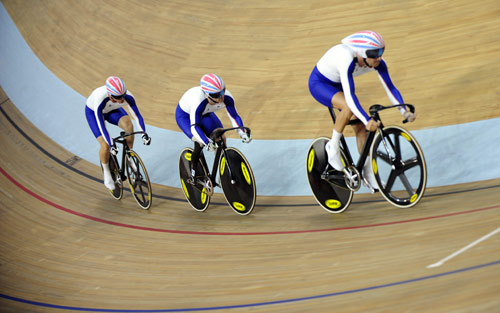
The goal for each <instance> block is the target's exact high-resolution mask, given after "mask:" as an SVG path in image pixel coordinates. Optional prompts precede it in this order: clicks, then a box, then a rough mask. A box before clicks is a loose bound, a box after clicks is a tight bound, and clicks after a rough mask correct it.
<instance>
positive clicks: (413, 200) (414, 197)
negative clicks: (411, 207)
mask: <svg viewBox="0 0 500 313" xmlns="http://www.w3.org/2000/svg"><path fill="white" fill-rule="evenodd" d="M417 198H418V194H416V193H415V194H413V196H411V198H410V203H413V202H415V200H417Z"/></svg>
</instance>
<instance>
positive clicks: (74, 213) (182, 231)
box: [0, 167, 500, 236]
mask: <svg viewBox="0 0 500 313" xmlns="http://www.w3.org/2000/svg"><path fill="white" fill-rule="evenodd" d="M0 172H1V173H2V175H3V176H5V177H6V178H7V179H8V180H10V181H11V182H12V183H13V184H14V185H16V186H17V187H19V189H21V190H23V191H24V192H26V193H27V194H29V195H30V196H32V197H34V198H36V199H38V200H39V201H41V202H43V203H45V204H48V205H50V206H52V207H54V208H56V209H58V210H61V211H64V212H67V213H70V214H73V215H76V216H80V217H83V218H86V219H89V220H93V221H96V222H99V223H104V224H109V225H114V226H119V227H127V228H131V229H138V230H145V231H154V232H163V233H173V234H187V235H218V236H220V235H226V236H228V235H229V236H245V235H246V236H248V235H286V234H300V233H317V232H327V231H338V230H348V229H359V228H371V227H380V226H390V225H397V224H406V223H413V222H421V221H427V220H432V219H438V218H444V217H450V216H456V215H463V214H470V213H477V212H481V211H487V210H492V209H497V208H500V205H495V206H490V207H485V208H478V209H473V210H467V211H461V212H454V213H448V214H442V215H435V216H427V217H421V218H414V219H409V220H402V221H393V222H387V223H378V224H368V225H358V226H346V227H337V228H324V229H309V230H290V231H278V232H247V233H244V232H197V231H186V230H173V229H161V228H152V227H144V226H137V225H130V224H124V223H118V222H113V221H109V220H105V219H102V218H98V217H94V216H90V215H87V214H84V213H80V212H76V211H73V210H71V209H68V208H65V207H63V206H61V205H59V204H57V203H54V202H52V201H50V200H47V199H45V198H43V197H42V196H40V195H38V194H36V193H35V192H33V191H31V190H29V189H28V188H26V187H25V186H23V185H22V184H21V183H19V182H18V181H17V180H15V179H14V178H13V177H12V176H10V175H9V174H8V173H7V172H6V171H5V170H4V169H3V168H2V167H0Z"/></svg>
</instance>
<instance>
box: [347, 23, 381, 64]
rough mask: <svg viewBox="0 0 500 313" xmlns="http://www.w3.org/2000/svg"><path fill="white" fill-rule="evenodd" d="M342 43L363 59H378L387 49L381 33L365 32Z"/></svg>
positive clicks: (349, 37) (354, 35) (353, 35)
mask: <svg viewBox="0 0 500 313" xmlns="http://www.w3.org/2000/svg"><path fill="white" fill-rule="evenodd" d="M342 43H343V44H344V45H347V46H348V47H349V48H351V49H352V50H354V51H355V52H356V53H357V54H359V55H360V56H361V57H363V58H378V57H380V56H382V54H383V53H384V49H385V42H384V38H382V36H380V34H379V33H377V32H374V31H371V30H364V31H360V32H357V33H355V34H352V35H349V36H347V37H345V38H344V39H342Z"/></svg>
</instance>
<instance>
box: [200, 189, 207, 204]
mask: <svg viewBox="0 0 500 313" xmlns="http://www.w3.org/2000/svg"><path fill="white" fill-rule="evenodd" d="M205 202H207V191H206V190H205V188H203V190H202V191H201V203H203V204H205Z"/></svg>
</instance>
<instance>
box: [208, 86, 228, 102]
mask: <svg viewBox="0 0 500 313" xmlns="http://www.w3.org/2000/svg"><path fill="white" fill-rule="evenodd" d="M225 93H226V88H224V89H222V90H221V91H219V92H216V93H209V94H208V97H209V98H210V99H212V100H217V99H220V98H221V97H222V96H223V95H224V94H225Z"/></svg>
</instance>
